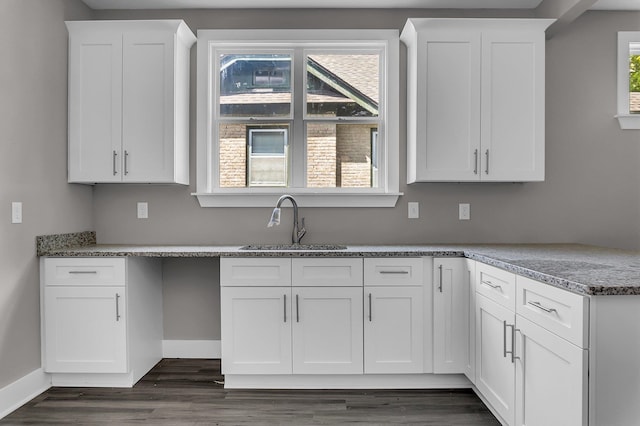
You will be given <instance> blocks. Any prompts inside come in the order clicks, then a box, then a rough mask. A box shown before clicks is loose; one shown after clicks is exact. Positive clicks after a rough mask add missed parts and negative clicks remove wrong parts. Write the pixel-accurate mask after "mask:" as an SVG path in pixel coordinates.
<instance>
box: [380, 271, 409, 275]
mask: <svg viewBox="0 0 640 426" xmlns="http://www.w3.org/2000/svg"><path fill="white" fill-rule="evenodd" d="M379 273H380V274H399V275H407V274H408V273H409V271H380V272H379Z"/></svg>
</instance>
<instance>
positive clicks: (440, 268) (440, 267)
mask: <svg viewBox="0 0 640 426" xmlns="http://www.w3.org/2000/svg"><path fill="white" fill-rule="evenodd" d="M438 269H439V270H440V283H439V284H438V290H440V293H442V265H439V266H438Z"/></svg>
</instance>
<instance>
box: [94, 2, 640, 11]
mask: <svg viewBox="0 0 640 426" xmlns="http://www.w3.org/2000/svg"><path fill="white" fill-rule="evenodd" d="M83 1H84V2H85V3H86V4H87V5H88V6H89V7H91V8H92V9H228V8H234V9H242V8H256V9H260V8H269V9H277V8H318V3H315V2H312V1H309V0H268V1H267V0H234V1H233V2H231V3H230V2H229V0H135V1H131V0H83ZM541 1H542V0H349V1H345V0H324V1H323V2H322V8H389V7H393V8H417V9H444V8H446V9H534V8H536V7H537V6H538V5H539V4H540V3H541ZM554 1H555V0H554ZM230 5H231V6H230ZM591 9H598V10H640V0H598V1H597V2H596V3H595V5H594V6H593V7H591Z"/></svg>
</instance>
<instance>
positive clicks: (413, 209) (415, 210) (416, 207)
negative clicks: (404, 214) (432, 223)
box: [407, 201, 420, 219]
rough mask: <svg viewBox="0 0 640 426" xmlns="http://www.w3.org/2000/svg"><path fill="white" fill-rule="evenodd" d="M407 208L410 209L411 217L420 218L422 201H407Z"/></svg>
mask: <svg viewBox="0 0 640 426" xmlns="http://www.w3.org/2000/svg"><path fill="white" fill-rule="evenodd" d="M407 210H408V211H409V219H418V218H419V217H420V203H418V202H415V201H410V202H409V203H407Z"/></svg>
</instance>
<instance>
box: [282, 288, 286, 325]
mask: <svg viewBox="0 0 640 426" xmlns="http://www.w3.org/2000/svg"><path fill="white" fill-rule="evenodd" d="M282 305H283V306H284V322H287V295H286V294H283V295H282Z"/></svg>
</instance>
